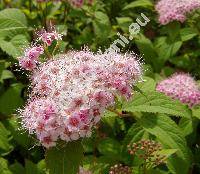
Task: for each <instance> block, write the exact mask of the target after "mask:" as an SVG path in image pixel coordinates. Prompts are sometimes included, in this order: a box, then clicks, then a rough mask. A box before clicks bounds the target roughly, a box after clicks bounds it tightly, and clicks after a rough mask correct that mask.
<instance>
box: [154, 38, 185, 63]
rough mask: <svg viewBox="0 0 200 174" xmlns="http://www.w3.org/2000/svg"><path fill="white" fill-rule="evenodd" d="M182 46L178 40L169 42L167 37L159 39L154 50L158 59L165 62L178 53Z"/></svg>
mask: <svg viewBox="0 0 200 174" xmlns="http://www.w3.org/2000/svg"><path fill="white" fill-rule="evenodd" d="M182 44H183V42H182V41H180V40H177V41H173V42H170V41H169V40H168V38H167V37H160V38H158V40H157V42H156V43H155V49H156V50H157V53H158V55H159V59H160V60H162V61H163V62H165V61H166V60H168V59H169V58H171V57H172V56H174V55H175V54H176V53H177V52H178V51H179V49H180V48H181V46H182Z"/></svg>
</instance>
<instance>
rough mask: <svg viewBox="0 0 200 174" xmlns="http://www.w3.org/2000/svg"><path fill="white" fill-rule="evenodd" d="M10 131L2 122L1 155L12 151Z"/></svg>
mask: <svg viewBox="0 0 200 174" xmlns="http://www.w3.org/2000/svg"><path fill="white" fill-rule="evenodd" d="M9 139H10V132H9V131H8V130H7V129H6V128H5V127H4V125H3V124H2V123H1V122H0V155H1V156H3V155H6V154H8V153H9V152H10V151H12V149H13V147H12V146H11V145H10V143H9Z"/></svg>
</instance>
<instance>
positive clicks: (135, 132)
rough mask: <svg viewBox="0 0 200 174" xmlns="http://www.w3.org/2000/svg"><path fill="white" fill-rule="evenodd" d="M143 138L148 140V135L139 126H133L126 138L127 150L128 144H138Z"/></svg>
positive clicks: (124, 142)
mask: <svg viewBox="0 0 200 174" xmlns="http://www.w3.org/2000/svg"><path fill="white" fill-rule="evenodd" d="M143 138H148V133H147V132H146V131H145V130H144V129H143V127H141V126H140V125H139V124H133V125H132V126H131V127H130V128H129V130H128V132H127V134H126V136H125V138H124V141H123V144H124V146H125V148H126V147H127V145H128V144H130V143H134V142H138V141H140V140H141V139H143Z"/></svg>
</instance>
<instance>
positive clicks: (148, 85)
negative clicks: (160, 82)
mask: <svg viewBox="0 0 200 174" xmlns="http://www.w3.org/2000/svg"><path fill="white" fill-rule="evenodd" d="M143 80H144V81H143V82H139V83H138V84H137V87H138V88H139V89H140V90H141V91H144V92H147V91H155V89H156V82H155V80H154V79H152V78H150V77H143Z"/></svg>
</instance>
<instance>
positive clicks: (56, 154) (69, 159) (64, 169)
mask: <svg viewBox="0 0 200 174" xmlns="http://www.w3.org/2000/svg"><path fill="white" fill-rule="evenodd" d="M82 159H83V147H82V144H81V142H80V141H74V142H70V143H67V144H66V145H65V146H64V147H54V148H51V149H49V150H47V152H46V166H47V169H49V174H77V172H78V169H79V165H80V164H81V162H82Z"/></svg>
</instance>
